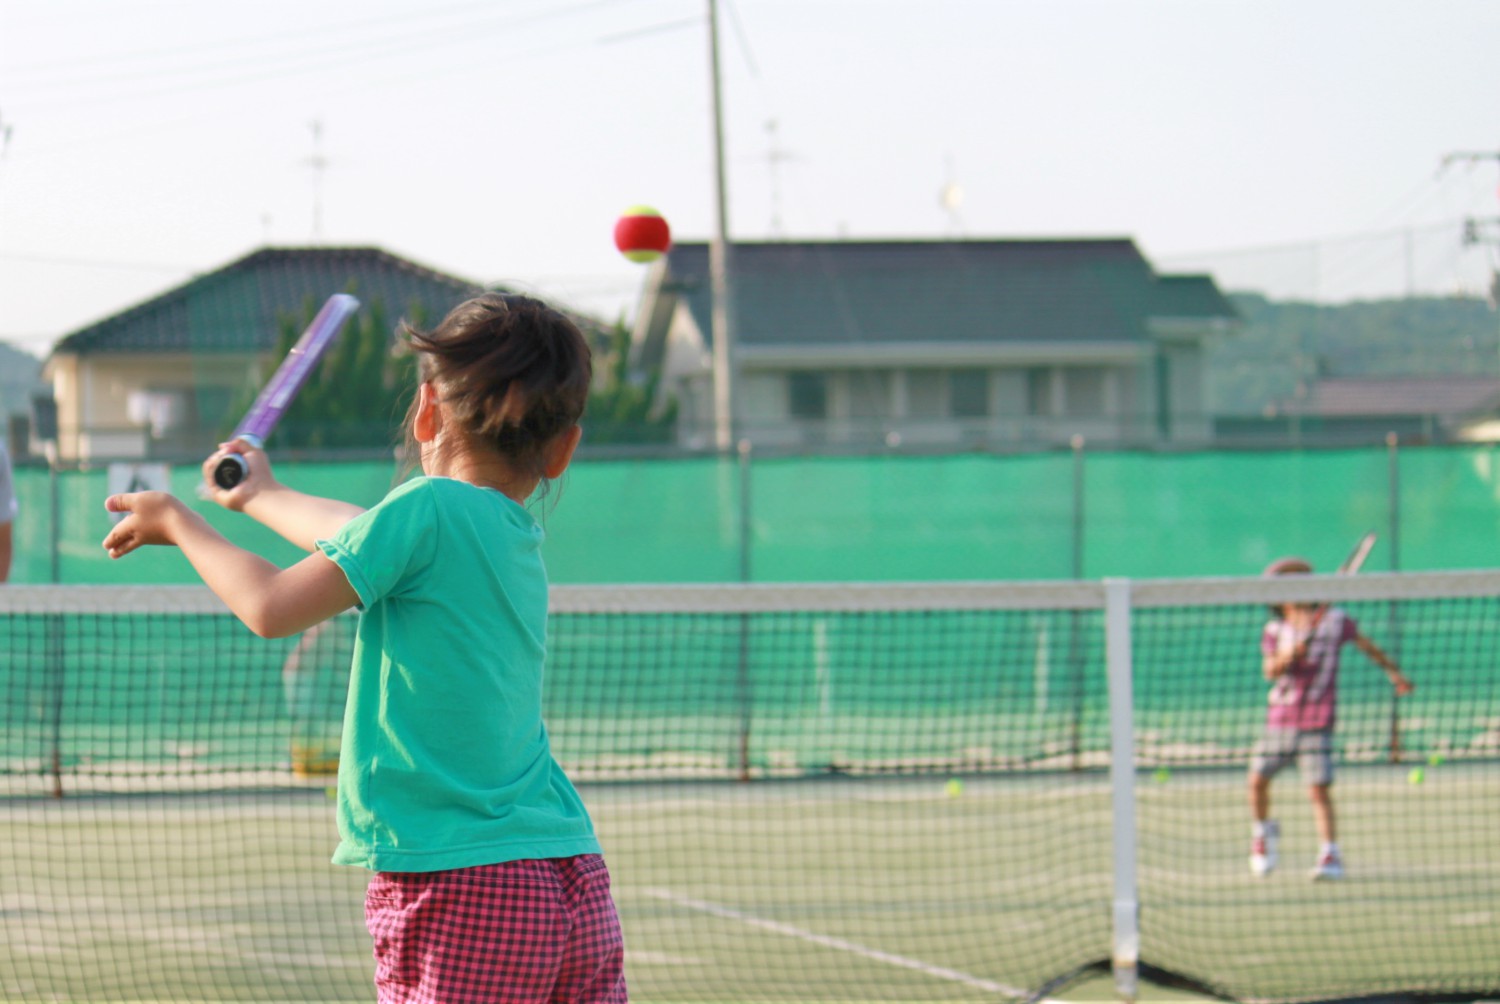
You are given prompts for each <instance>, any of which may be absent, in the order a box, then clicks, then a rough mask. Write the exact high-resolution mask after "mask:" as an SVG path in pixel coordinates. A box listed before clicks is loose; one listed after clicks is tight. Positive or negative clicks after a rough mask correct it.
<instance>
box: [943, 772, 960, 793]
mask: <svg viewBox="0 0 1500 1004" xmlns="http://www.w3.org/2000/svg"><path fill="white" fill-rule="evenodd" d="M943 790H945V791H946V792H948V797H949V798H957V797H958V796H960V795H962V794H963V793H964V783H963V782H962V781H960V780H959V779H958V778H956V777H953V778H949V779H948V783H947V785H945V786H944V789H943Z"/></svg>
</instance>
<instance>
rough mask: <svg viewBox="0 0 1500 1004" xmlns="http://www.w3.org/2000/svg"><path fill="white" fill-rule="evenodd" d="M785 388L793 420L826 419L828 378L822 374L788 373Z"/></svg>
mask: <svg viewBox="0 0 1500 1004" xmlns="http://www.w3.org/2000/svg"><path fill="white" fill-rule="evenodd" d="M786 388H787V409H788V410H789V411H790V412H791V414H792V417H793V418H811V419H823V418H827V417H828V378H827V377H826V376H824V375H823V374H822V373H789V374H787V378H786Z"/></svg>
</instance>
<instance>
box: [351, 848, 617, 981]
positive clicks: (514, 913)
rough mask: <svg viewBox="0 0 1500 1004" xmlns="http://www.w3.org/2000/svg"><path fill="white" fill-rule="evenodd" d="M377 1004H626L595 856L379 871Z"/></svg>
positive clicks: (374, 926)
mask: <svg viewBox="0 0 1500 1004" xmlns="http://www.w3.org/2000/svg"><path fill="white" fill-rule="evenodd" d="M365 926H366V927H368V928H369V929H370V935H371V936H372V937H373V938H374V939H375V988H376V991H377V993H378V997H379V1000H380V1002H381V1004H481V1002H482V1004H495V1002H500V1001H504V1002H506V1004H511V1002H515V1004H561V1002H564V1001H566V1002H579V1004H624V1002H625V1001H626V1000H627V997H626V994H625V939H624V937H623V936H622V935H621V933H620V919H619V917H618V916H617V915H616V913H615V904H614V900H613V899H611V898H610V894H609V870H608V869H607V868H605V866H604V859H603V858H602V857H600V856H599V855H597V854H585V855H581V856H579V857H574V858H558V859H556V860H539V861H507V862H503V863H501V864H494V865H479V866H477V867H474V868H459V869H455V870H453V871H443V872H380V873H377V874H376V875H375V876H373V877H372V878H371V879H370V885H369V888H368V889H367V890H366V891H365Z"/></svg>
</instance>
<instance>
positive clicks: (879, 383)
mask: <svg viewBox="0 0 1500 1004" xmlns="http://www.w3.org/2000/svg"><path fill="white" fill-rule="evenodd" d="M845 379H846V380H847V381H848V385H849V417H850V418H888V417H890V414H891V375H890V374H889V373H879V372H872V371H870V370H855V371H854V372H851V373H848V374H847V375H846V376H845Z"/></svg>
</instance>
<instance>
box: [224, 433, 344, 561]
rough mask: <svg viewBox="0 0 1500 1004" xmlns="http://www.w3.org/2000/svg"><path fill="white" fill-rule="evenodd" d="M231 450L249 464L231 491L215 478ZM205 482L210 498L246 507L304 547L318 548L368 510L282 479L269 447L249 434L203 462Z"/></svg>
mask: <svg viewBox="0 0 1500 1004" xmlns="http://www.w3.org/2000/svg"><path fill="white" fill-rule="evenodd" d="M226 453H238V454H239V455H240V456H242V457H244V458H245V463H246V464H247V465H248V466H249V473H248V474H246V476H245V479H244V480H243V481H241V482H240V483H239V484H237V485H235V486H234V487H233V488H230V489H228V490H225V489H223V488H220V487H218V486H217V485H215V484H214V480H213V470H214V468H215V467H217V466H218V464H219V460H220V459H221V458H222V457H223V456H224V455H225V454H226ZM203 481H204V484H206V485H208V487H209V498H211V499H213V500H214V501H215V502H217V503H219V505H221V506H223V507H224V508H226V509H230V510H233V511H234V512H243V513H244V514H245V515H246V516H249V517H250V518H251V519H253V520H255V521H256V522H258V523H263V524H265V525H266V526H267V527H269V528H270V529H272V530H275V531H276V532H277V533H279V534H281V536H283V537H285V538H286V539H287V540H289V541H291V542H292V543H293V544H295V545H297V547H299V548H301V549H302V550H304V551H313V550H316V543H315V542H316V541H318V540H320V539H322V538H324V537H332V536H333V535H334V534H335V533H336V532H338V529H339V528H340V527H342V526H343V525H344V524H345V523H347V522H349V521H350V520H351V519H353V518H354V517H355V516H358V515H359V514H360V513H362V512H364V510H363V509H362V508H360V507H359V506H357V505H354V504H353V503H352V502H343V501H340V500H338V499H329V498H322V497H321V496H318V495H308V494H306V493H305V492H299V491H296V490H294V489H291V488H288V487H287V486H286V485H284V484H282V483H281V482H280V481H277V480H276V475H275V474H274V473H272V471H271V461H270V460H269V459H268V458H267V457H266V454H265V451H264V450H259V449H256V448H255V447H254V446H251V445H250V444H249V443H247V442H245V441H244V440H243V439H232V440H230V441H229V442H227V443H224V444H222V445H221V446H220V447H219V449H218V450H217V451H215V453H214V455H213V456H211V457H209V458H208V459H207V460H205V461H204V462H203Z"/></svg>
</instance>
